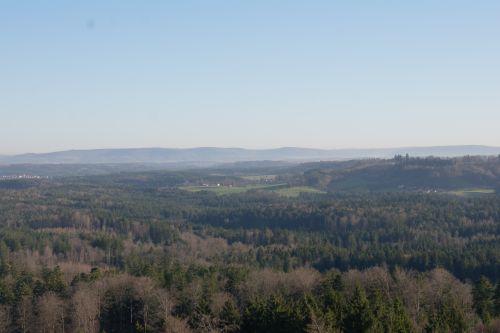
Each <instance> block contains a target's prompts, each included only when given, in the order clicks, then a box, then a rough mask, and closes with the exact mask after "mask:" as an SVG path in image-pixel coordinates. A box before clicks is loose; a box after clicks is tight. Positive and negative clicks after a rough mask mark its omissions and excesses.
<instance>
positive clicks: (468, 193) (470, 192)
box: [448, 188, 495, 197]
mask: <svg viewBox="0 0 500 333" xmlns="http://www.w3.org/2000/svg"><path fill="white" fill-rule="evenodd" d="M448 193H450V194H453V195H458V196H461V197H474V196H483V195H489V194H495V190H494V189H491V188H472V189H462V190H456V191H450V192H448Z"/></svg>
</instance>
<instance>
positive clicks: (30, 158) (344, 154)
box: [0, 146, 500, 166]
mask: <svg viewBox="0 0 500 333" xmlns="http://www.w3.org/2000/svg"><path fill="white" fill-rule="evenodd" d="M396 154H403V155H404V154H410V155H411V156H439V157H453V156H464V155H498V154H500V147H488V146H442V147H403V148H384V149H332V150H324V149H310V148H296V147H285V148H277V149H261V150H258V149H243V148H214V147H202V148H189V149H175V148H135V149H96V150H68V151H60V152H52V153H44V154H22V155H15V156H0V163H1V164H122V163H127V164H130V163H143V164H144V163H190V164H196V163H199V164H201V165H204V166H206V165H207V164H217V163H234V162H242V161H265V160H267V161H297V162H298V161H320V160H346V159H357V158H391V157H393V156H394V155H396Z"/></svg>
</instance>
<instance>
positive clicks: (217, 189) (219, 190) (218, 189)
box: [180, 184, 287, 195]
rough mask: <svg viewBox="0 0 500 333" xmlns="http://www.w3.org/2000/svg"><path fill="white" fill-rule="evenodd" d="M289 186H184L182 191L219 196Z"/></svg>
mask: <svg viewBox="0 0 500 333" xmlns="http://www.w3.org/2000/svg"><path fill="white" fill-rule="evenodd" d="M284 186H287V184H255V185H246V186H183V187H180V189H181V190H185V191H190V192H200V191H210V192H214V193H216V194H217V195H227V194H237V193H243V192H246V191H250V190H275V189H279V188H282V187H284Z"/></svg>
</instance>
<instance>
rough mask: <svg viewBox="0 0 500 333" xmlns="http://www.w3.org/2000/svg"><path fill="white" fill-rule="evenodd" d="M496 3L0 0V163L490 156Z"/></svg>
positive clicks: (498, 131) (495, 105) (496, 119)
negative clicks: (327, 153) (174, 151)
mask: <svg viewBox="0 0 500 333" xmlns="http://www.w3.org/2000/svg"><path fill="white" fill-rule="evenodd" d="M499 36H500V1H498V0H476V1H470V0H468V1H462V0H453V1H451V0H441V1H435V0H423V1H410V0H406V1H403V0H398V1H396V0H394V1H377V0H366V1H361V0H360V1H352V0H349V1H348V0H345V1H333V0H330V1H326V0H324V1H323V0H321V1H320V0H307V1H305V0H302V1H292V0H286V1H285V0H282V1H277V0H252V1H234V0H232V1H229V0H226V1H212V0H210V1H207V0H203V1H202V0H200V1H189V0H182V1H181V0H179V1H173V0H170V1H139V0H137V1H127V0H99V1H98V0H86V1H58V0H50V1H34V0H33V1H29V0H26V1H19V0H0V154H10V153H20V152H43V151H53V150H62V149H72V148H105V147H106V148H109V147H149V146H155V147H193V146H223V147H228V146H231V147H233V146H241V147H250V148H266V147H278V146H302V147H319V148H348V147H392V146H409V145H411V146H414V145H418V146H426V145H449V144H486V145H497V146H500V37H499Z"/></svg>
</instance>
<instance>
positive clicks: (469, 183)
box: [300, 155, 500, 191]
mask: <svg viewBox="0 0 500 333" xmlns="http://www.w3.org/2000/svg"><path fill="white" fill-rule="evenodd" d="M300 168H303V169H304V182H305V183H306V184H308V185H312V186H318V187H321V188H324V189H328V190H330V191H396V190H403V191H415V190H453V189H455V190H457V189H464V188H465V189H467V188H490V189H496V188H499V187H500V156H499V157H489V158H487V157H460V158H453V159H442V158H433V157H427V158H415V157H409V156H408V155H407V156H401V155H397V156H395V158H394V159H392V160H361V161H350V162H333V163H315V164H309V165H307V164H306V165H305V166H301V167H300Z"/></svg>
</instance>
